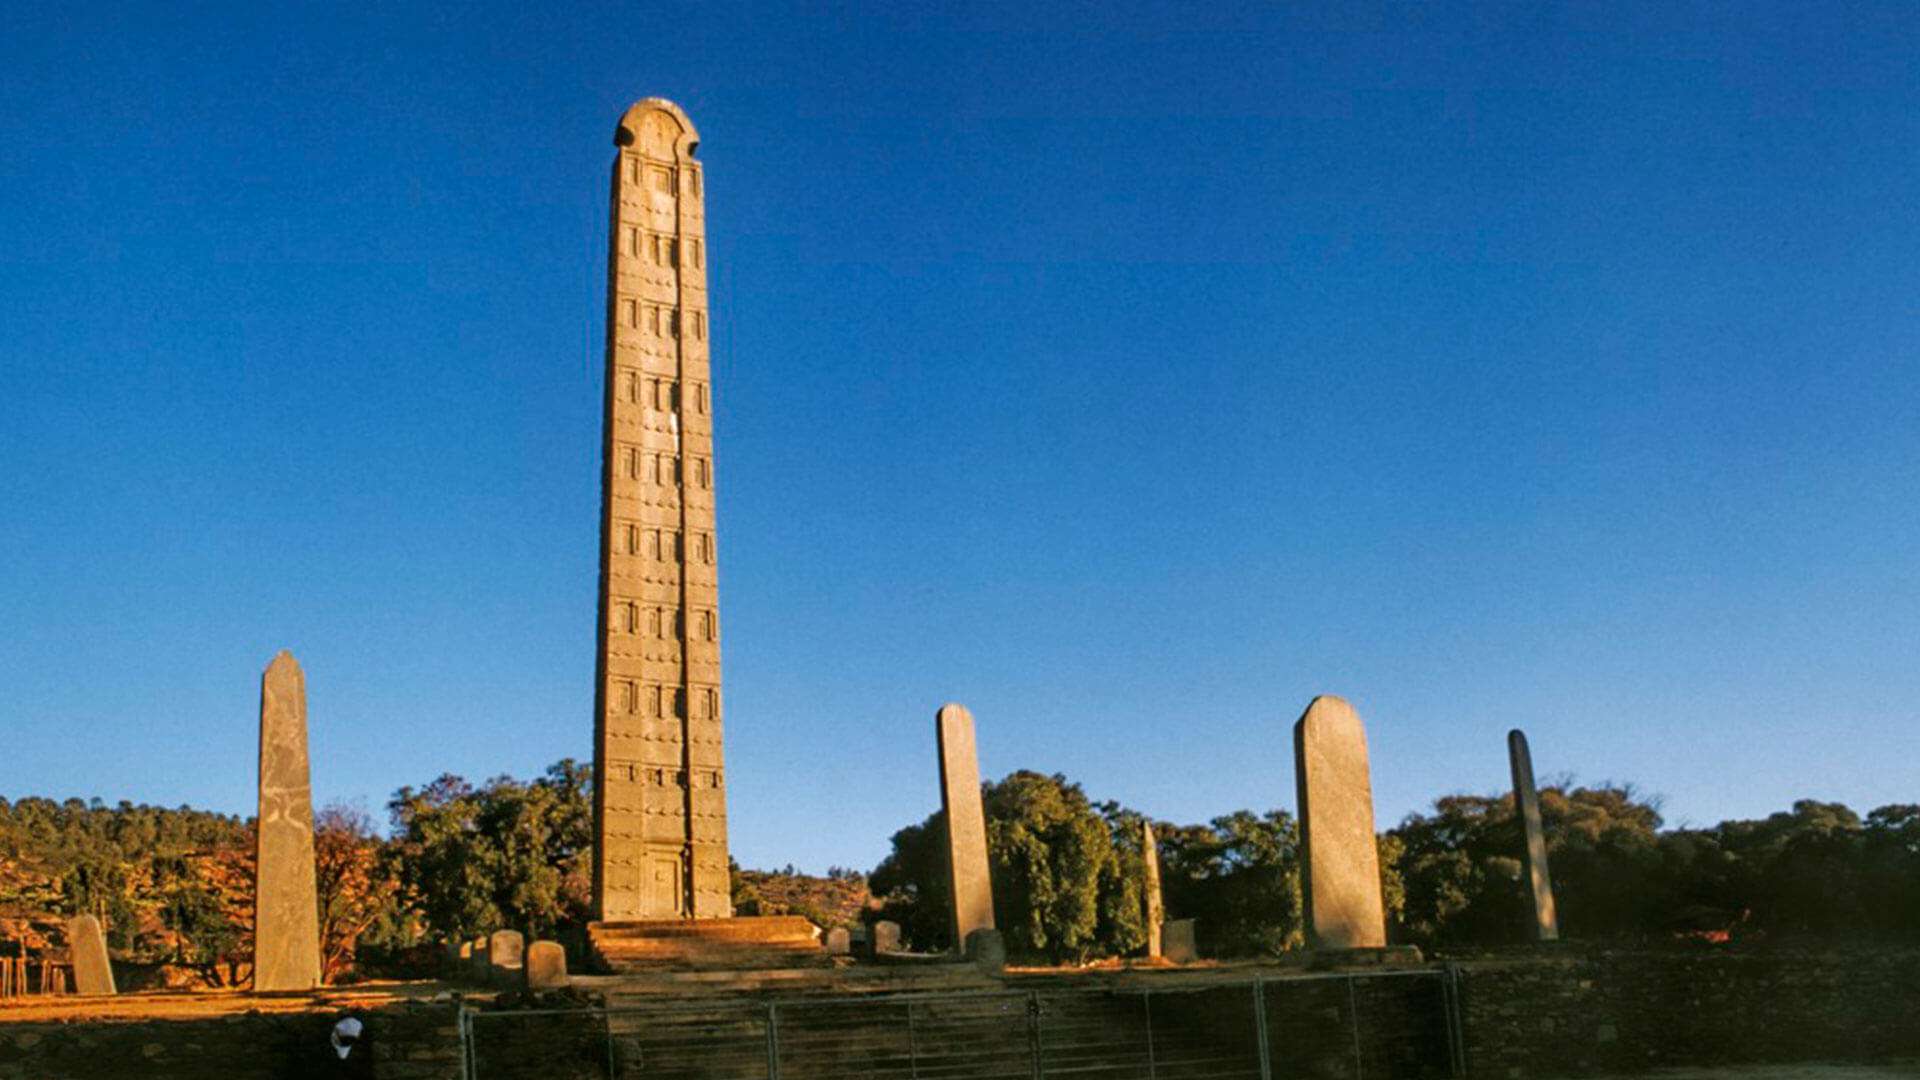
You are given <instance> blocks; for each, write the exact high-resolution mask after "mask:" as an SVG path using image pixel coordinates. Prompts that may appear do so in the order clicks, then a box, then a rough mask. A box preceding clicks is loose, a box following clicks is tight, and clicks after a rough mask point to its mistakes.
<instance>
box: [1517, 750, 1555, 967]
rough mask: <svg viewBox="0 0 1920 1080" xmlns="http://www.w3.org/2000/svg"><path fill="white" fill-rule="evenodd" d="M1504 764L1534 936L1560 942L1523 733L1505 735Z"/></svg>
mask: <svg viewBox="0 0 1920 1080" xmlns="http://www.w3.org/2000/svg"><path fill="white" fill-rule="evenodd" d="M1507 764H1508V765H1509V766H1510V767H1511V768H1512V770H1513V801H1514V804H1515V809H1516V810H1517V811H1518V812H1519V815H1520V821H1521V824H1522V825H1523V826H1524V827H1525V829H1526V844H1525V847H1524V848H1523V849H1522V852H1521V854H1522V856H1523V857H1524V859H1525V863H1526V868H1527V883H1528V884H1529V885H1530V886H1531V887H1532V889H1533V934H1534V937H1535V938H1536V939H1538V940H1540V941H1558V940H1560V914H1559V912H1558V911H1557V910H1556V909H1555V908H1554V906H1553V875H1552V874H1551V873H1550V872H1549V871H1548V869H1547V833H1546V828H1545V827H1544V826H1543V825H1542V824H1541V821H1540V791H1539V789H1538V788H1536V787H1535V786H1534V783H1533V752H1532V751H1531V750H1529V749H1528V748H1527V736H1526V733H1525V732H1523V731H1521V730H1520V729H1519V728H1514V729H1513V730H1512V731H1509V732H1507Z"/></svg>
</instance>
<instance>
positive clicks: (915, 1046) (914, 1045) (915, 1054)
mask: <svg viewBox="0 0 1920 1080" xmlns="http://www.w3.org/2000/svg"><path fill="white" fill-rule="evenodd" d="M907 1076H908V1078H909V1080H920V1047H919V1040H918V1039H917V1038H915V1036H914V1031H913V999H912V998H908V999H907Z"/></svg>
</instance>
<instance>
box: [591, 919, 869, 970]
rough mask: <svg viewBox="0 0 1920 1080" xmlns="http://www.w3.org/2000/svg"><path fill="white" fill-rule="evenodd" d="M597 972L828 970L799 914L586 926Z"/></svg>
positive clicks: (816, 934) (823, 953)
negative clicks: (764, 969)
mask: <svg viewBox="0 0 1920 1080" xmlns="http://www.w3.org/2000/svg"><path fill="white" fill-rule="evenodd" d="M587 944H588V947H589V949H590V951H591V952H592V954H593V966H594V967H595V968H596V969H597V970H600V971H605V972H613V973H615V974H624V973H628V972H638V971H650V970H662V969H681V970H689V969H695V970H734V971H739V970H749V969H754V968H787V969H791V968H797V967H804V966H820V967H825V966H830V964H831V958H830V957H829V956H828V955H827V953H826V950H825V949H823V948H822V947H821V945H820V931H819V930H817V929H816V928H815V927H814V925H813V924H812V923H810V922H808V921H807V920H806V919H804V918H802V917H801V916H799V915H760V916H753V917H744V918H732V919H641V920H635V921H631V922H596V923H589V924H587Z"/></svg>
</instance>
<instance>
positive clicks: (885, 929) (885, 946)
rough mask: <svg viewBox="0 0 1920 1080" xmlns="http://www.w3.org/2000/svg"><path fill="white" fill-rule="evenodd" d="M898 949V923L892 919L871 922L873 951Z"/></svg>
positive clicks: (877, 952)
mask: <svg viewBox="0 0 1920 1080" xmlns="http://www.w3.org/2000/svg"><path fill="white" fill-rule="evenodd" d="M899 951H900V924H899V923H897V922H894V921H893V920H892V919H881V920H880V921H879V922H877V923H874V924H873V953H874V955H875V956H878V955H880V954H881V953H894V952H899Z"/></svg>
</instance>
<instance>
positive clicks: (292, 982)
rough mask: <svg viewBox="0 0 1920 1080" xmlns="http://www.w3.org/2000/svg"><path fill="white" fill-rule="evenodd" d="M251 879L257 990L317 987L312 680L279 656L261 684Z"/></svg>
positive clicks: (289, 657) (290, 659)
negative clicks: (309, 695)
mask: <svg viewBox="0 0 1920 1080" xmlns="http://www.w3.org/2000/svg"><path fill="white" fill-rule="evenodd" d="M255 835H256V839H255V849H254V879H253V927H254V930H253V989H254V990H255V992H261V991H270V990H311V989H313V988H314V987H316V986H319V985H320V909H319V899H318V897H319V893H318V891H317V890H316V889H315V887H314V880H313V785H312V782H311V780H310V778H309V775H308V772H307V678H306V675H304V674H303V673H302V672H301V671H300V665H299V664H298V663H297V662H295V661H294V659H293V654H292V653H289V652H287V651H285V650H284V649H283V650H281V652H280V654H279V655H278V656H275V657H274V658H273V662H272V663H270V664H268V665H267V670H266V673H265V674H264V675H262V676H261V678H260V817H259V827H258V829H257V830H256V831H255Z"/></svg>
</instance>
